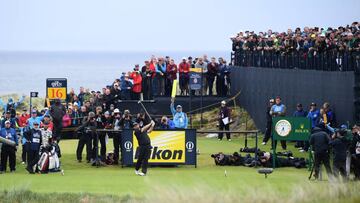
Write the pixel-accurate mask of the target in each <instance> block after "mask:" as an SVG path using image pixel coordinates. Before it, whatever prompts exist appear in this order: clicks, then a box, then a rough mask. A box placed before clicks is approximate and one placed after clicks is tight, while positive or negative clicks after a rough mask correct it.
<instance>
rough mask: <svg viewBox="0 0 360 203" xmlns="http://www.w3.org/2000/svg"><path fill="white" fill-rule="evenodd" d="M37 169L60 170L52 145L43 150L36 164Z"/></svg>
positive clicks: (44, 170) (45, 170)
mask: <svg viewBox="0 0 360 203" xmlns="http://www.w3.org/2000/svg"><path fill="white" fill-rule="evenodd" d="M37 170H38V171H39V172H40V173H47V172H59V171H60V160H59V157H58V155H57V153H56V150H55V147H54V146H51V147H49V149H44V150H43V152H42V154H41V156H40V159H39V161H38V164H37Z"/></svg>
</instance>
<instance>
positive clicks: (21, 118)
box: [18, 108, 30, 164]
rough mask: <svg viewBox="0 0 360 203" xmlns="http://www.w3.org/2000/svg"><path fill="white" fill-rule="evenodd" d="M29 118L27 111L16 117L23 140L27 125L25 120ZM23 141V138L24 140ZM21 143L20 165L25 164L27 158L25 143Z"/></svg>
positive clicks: (24, 110)
mask: <svg viewBox="0 0 360 203" xmlns="http://www.w3.org/2000/svg"><path fill="white" fill-rule="evenodd" d="M29 118H30V114H28V113H27V109H25V108H24V109H23V113H22V114H21V115H20V116H19V117H18V125H19V129H20V135H21V138H24V128H25V127H26V125H27V120H28V119H29ZM24 139H25V138H24ZM21 143H22V149H23V150H22V154H21V160H22V164H25V162H26V156H27V153H26V152H27V148H26V146H27V145H26V143H25V142H21Z"/></svg>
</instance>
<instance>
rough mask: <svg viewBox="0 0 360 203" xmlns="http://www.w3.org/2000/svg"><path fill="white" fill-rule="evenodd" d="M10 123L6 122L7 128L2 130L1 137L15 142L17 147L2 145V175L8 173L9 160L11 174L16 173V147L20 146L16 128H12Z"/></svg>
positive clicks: (0, 171) (0, 169) (0, 170)
mask: <svg viewBox="0 0 360 203" xmlns="http://www.w3.org/2000/svg"><path fill="white" fill-rule="evenodd" d="M10 126H11V123H10V121H8V120H7V121H5V128H2V129H1V131H0V136H1V137H2V138H5V139H7V140H10V141H13V142H15V144H16V146H12V145H9V144H6V143H3V144H2V147H1V167H0V174H2V173H4V172H5V171H6V165H7V160H8V159H9V166H10V172H11V173H13V172H15V165H16V155H15V154H16V147H17V145H18V138H17V136H16V131H15V129H14V128H11V127H10Z"/></svg>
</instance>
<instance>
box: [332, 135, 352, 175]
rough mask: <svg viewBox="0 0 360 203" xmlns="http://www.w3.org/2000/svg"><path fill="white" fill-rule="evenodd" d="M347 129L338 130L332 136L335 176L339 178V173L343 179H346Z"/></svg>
mask: <svg viewBox="0 0 360 203" xmlns="http://www.w3.org/2000/svg"><path fill="white" fill-rule="evenodd" d="M346 133H347V132H346V129H340V130H336V131H335V132H334V134H333V135H332V140H331V141H330V146H331V147H332V149H333V153H334V156H333V172H334V176H335V177H338V176H339V173H340V175H341V176H342V177H343V178H346V167H345V166H346V151H347V148H348V141H347V139H346Z"/></svg>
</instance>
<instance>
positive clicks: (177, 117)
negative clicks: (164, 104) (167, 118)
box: [170, 98, 188, 129]
mask: <svg viewBox="0 0 360 203" xmlns="http://www.w3.org/2000/svg"><path fill="white" fill-rule="evenodd" d="M174 102H175V98H171V104H170V110H171V113H172V115H173V117H174V119H173V121H174V124H175V128H178V129H186V128H187V125H188V118H187V116H186V113H184V112H182V106H181V105H177V106H176V110H175V108H174Z"/></svg>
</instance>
